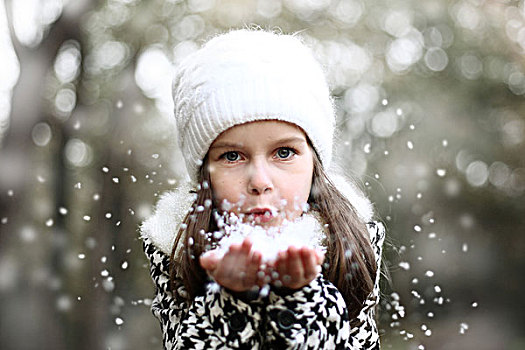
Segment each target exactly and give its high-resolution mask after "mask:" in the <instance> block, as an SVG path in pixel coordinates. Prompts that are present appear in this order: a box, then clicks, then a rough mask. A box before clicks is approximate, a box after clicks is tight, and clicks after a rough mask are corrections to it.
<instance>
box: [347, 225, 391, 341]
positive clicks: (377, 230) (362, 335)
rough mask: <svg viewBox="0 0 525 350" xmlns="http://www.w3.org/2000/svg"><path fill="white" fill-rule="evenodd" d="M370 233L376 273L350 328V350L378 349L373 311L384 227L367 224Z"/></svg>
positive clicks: (376, 295)
mask: <svg viewBox="0 0 525 350" xmlns="http://www.w3.org/2000/svg"><path fill="white" fill-rule="evenodd" d="M367 227H368V232H369V233H370V242H371V244H372V248H373V249H374V254H375V258H376V265H377V273H376V277H375V283H374V290H373V291H372V293H371V294H370V296H369V297H368V299H367V300H365V303H364V306H363V309H362V310H361V312H360V313H359V315H358V316H357V320H358V322H357V325H356V326H354V327H353V328H352V331H351V336H350V348H351V349H356V350H361V349H362V350H365V349H366V350H369V349H379V348H380V347H379V332H378V331H377V325H376V317H375V309H376V305H377V304H378V303H379V280H380V277H381V273H380V267H381V254H382V251H383V242H384V240H385V227H384V226H383V224H381V223H379V222H370V223H368V224H367Z"/></svg>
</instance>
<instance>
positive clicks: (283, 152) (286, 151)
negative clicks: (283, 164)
mask: <svg viewBox="0 0 525 350" xmlns="http://www.w3.org/2000/svg"><path fill="white" fill-rule="evenodd" d="M294 154H295V151H294V150H292V149H291V148H288V147H282V148H279V150H278V151H277V157H279V158H281V159H288V158H290V157H291V156H292V155H294Z"/></svg>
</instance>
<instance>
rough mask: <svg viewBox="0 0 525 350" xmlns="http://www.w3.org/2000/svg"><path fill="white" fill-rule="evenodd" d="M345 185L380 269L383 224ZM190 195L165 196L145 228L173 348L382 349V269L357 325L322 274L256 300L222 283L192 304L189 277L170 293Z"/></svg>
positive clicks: (156, 309) (158, 302)
mask: <svg viewBox="0 0 525 350" xmlns="http://www.w3.org/2000/svg"><path fill="white" fill-rule="evenodd" d="M338 188H339V189H340V190H342V192H343V193H345V195H346V196H347V197H348V198H349V199H350V201H351V202H352V204H353V205H354V207H356V209H357V211H358V212H359V214H360V216H361V218H362V219H363V220H366V221H367V222H369V223H368V224H367V226H368V231H369V233H370V240H371V244H372V247H373V249H374V252H375V254H376V263H377V266H380V261H381V251H382V245H383V240H384V237H385V230H384V227H383V225H382V224H380V223H375V222H372V221H370V218H371V216H372V209H371V205H370V202H369V201H368V199H366V198H365V197H363V196H361V195H358V194H357V192H356V191H355V190H354V189H353V187H351V186H349V185H348V184H347V183H346V182H340V184H338ZM189 190H190V187H189V185H183V186H180V187H179V188H178V189H177V190H176V191H174V192H169V193H166V194H164V195H163V196H162V197H161V199H160V200H159V202H158V203H157V206H156V210H155V212H154V214H153V215H152V216H151V217H150V218H148V219H147V220H146V221H145V222H144V223H143V224H142V227H141V236H142V239H143V245H144V251H145V253H146V256H147V258H148V259H149V261H150V272H151V277H152V278H153V281H154V283H155V287H156V294H155V297H154V299H153V302H152V306H151V309H152V312H153V314H154V315H155V317H156V318H157V319H158V320H159V321H160V325H161V328H162V333H163V344H164V347H165V348H166V349H379V334H378V331H377V326H376V320H375V306H376V305H377V303H378V301H379V272H378V273H377V276H376V279H375V287H374V290H373V292H372V293H371V295H370V296H369V297H368V299H367V300H366V301H365V302H364V304H363V308H362V310H361V311H360V313H359V315H358V316H357V320H349V317H348V312H347V310H346V304H345V301H344V299H343V297H342V295H341V293H340V292H339V291H338V290H337V288H336V287H335V286H334V285H333V284H332V283H331V282H329V281H328V280H327V279H325V278H324V277H323V275H322V274H321V273H320V274H319V275H318V276H317V277H316V278H315V279H314V280H313V281H312V282H311V283H310V284H309V285H307V286H305V287H303V288H301V289H299V290H296V291H293V292H289V293H282V292H280V291H279V290H273V289H270V291H269V292H268V294H267V295H266V296H264V297H258V298H255V299H251V300H248V299H246V298H238V297H236V296H234V295H232V294H231V293H229V292H228V291H227V290H226V289H224V288H222V287H220V286H219V285H218V284H216V283H211V284H210V286H209V287H208V288H206V292H205V293H204V294H203V295H199V296H197V297H195V298H194V299H193V300H192V301H191V302H188V301H187V298H186V296H187V293H186V290H185V288H184V285H183V283H182V280H180V279H177V280H176V281H175V286H176V288H175V290H174V291H172V290H170V283H169V280H170V274H169V257H170V254H171V251H172V247H173V241H174V237H175V235H176V233H177V232H178V229H179V225H180V223H181V222H182V220H183V219H184V216H185V215H186V213H187V210H188V208H189V207H190V206H191V203H192V202H193V200H194V197H192V195H190V194H189ZM351 321H353V322H352V324H353V325H354V326H351V325H350V324H351Z"/></svg>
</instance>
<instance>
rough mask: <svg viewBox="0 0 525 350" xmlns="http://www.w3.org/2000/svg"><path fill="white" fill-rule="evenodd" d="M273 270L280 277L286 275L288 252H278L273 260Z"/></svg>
mask: <svg viewBox="0 0 525 350" xmlns="http://www.w3.org/2000/svg"><path fill="white" fill-rule="evenodd" d="M275 271H277V273H278V274H279V275H280V276H281V278H282V277H284V276H286V275H288V253H287V252H279V253H278V254H277V259H276V260H275Z"/></svg>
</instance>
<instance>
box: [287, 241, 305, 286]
mask: <svg viewBox="0 0 525 350" xmlns="http://www.w3.org/2000/svg"><path fill="white" fill-rule="evenodd" d="M287 265H288V274H289V275H290V277H291V282H290V286H294V285H295V284H296V283H297V282H299V281H301V280H302V279H303V276H304V270H303V262H302V259H301V255H300V251H299V249H297V248H296V247H293V246H292V247H290V248H289V249H288V263H287Z"/></svg>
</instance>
